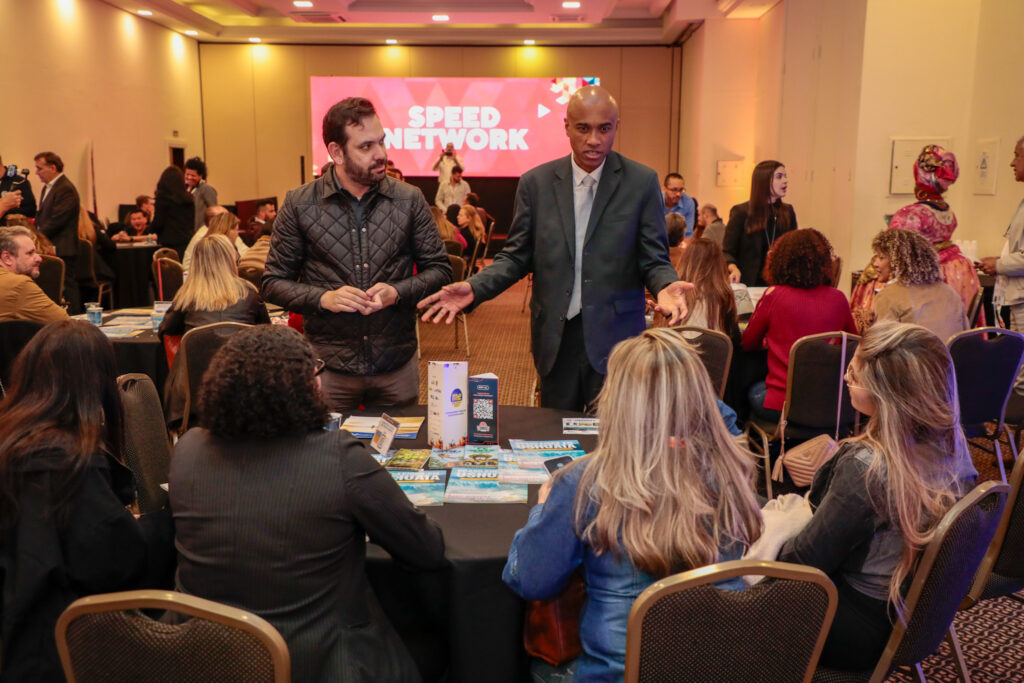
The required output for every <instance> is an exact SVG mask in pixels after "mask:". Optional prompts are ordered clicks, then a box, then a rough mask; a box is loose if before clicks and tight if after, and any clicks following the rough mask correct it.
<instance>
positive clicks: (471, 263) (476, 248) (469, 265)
mask: <svg viewBox="0 0 1024 683" xmlns="http://www.w3.org/2000/svg"><path fill="white" fill-rule="evenodd" d="M482 242H483V240H477V241H476V243H475V244H474V245H473V251H472V252H470V256H469V259H466V257H465V255H463V257H462V258H463V260H465V262H466V277H469V276H470V275H472V274H473V269H474V268H475V267H476V261H477V258H479V256H480V249H481V247H482V246H483V244H482ZM454 281H455V280H453V282H454Z"/></svg>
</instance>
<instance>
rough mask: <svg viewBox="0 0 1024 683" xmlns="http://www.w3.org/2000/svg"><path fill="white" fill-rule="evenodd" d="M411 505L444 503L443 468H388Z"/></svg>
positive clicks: (420, 505)
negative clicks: (412, 469)
mask: <svg viewBox="0 0 1024 683" xmlns="http://www.w3.org/2000/svg"><path fill="white" fill-rule="evenodd" d="M389 472H390V473H391V476H392V478H394V480H395V481H396V482H397V483H398V488H400V489H402V491H403V492H404V493H405V495H406V496H407V497H408V498H409V500H410V501H411V502H412V504H413V505H417V506H419V507H430V506H435V505H442V504H444V485H445V477H446V473H445V472H444V471H443V470H416V471H411V472H410V471H398V470H389Z"/></svg>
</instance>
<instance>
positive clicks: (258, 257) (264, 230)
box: [235, 220, 274, 271]
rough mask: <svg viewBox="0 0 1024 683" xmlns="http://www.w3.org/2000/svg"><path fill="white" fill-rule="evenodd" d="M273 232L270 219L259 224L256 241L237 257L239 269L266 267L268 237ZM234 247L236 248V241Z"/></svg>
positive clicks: (268, 245) (268, 247)
mask: <svg viewBox="0 0 1024 683" xmlns="http://www.w3.org/2000/svg"><path fill="white" fill-rule="evenodd" d="M273 234H274V221H272V220H270V221H267V222H266V223H262V224H260V232H259V235H257V237H256V241H255V242H254V243H253V245H252V246H251V247H249V248H248V249H246V250H245V253H244V254H242V257H241V258H240V259H238V269H239V270H241V269H242V268H259V269H260V270H261V271H262V270H263V269H264V268H265V267H266V265H267V255H268V254H270V237H271V235H273ZM235 248H236V249H237V248H238V244H237V243H236V244H235Z"/></svg>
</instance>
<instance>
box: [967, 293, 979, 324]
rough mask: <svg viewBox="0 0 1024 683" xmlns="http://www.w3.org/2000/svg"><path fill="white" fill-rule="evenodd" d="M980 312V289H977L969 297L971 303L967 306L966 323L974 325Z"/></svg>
mask: <svg viewBox="0 0 1024 683" xmlns="http://www.w3.org/2000/svg"><path fill="white" fill-rule="evenodd" d="M980 313H981V290H980V289H979V290H978V291H977V292H975V293H974V296H972V297H971V303H970V304H969V305H968V306H967V325H968V326H969V327H975V326H976V325H977V324H978V316H979V314H980Z"/></svg>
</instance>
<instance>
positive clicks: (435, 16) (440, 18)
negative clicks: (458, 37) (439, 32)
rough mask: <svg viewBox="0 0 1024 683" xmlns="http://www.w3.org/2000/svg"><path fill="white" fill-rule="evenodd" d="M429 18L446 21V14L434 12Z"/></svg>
mask: <svg viewBox="0 0 1024 683" xmlns="http://www.w3.org/2000/svg"><path fill="white" fill-rule="evenodd" d="M430 18H431V19H433V20H434V21H448V15H447V14H435V15H434V16H432V17H430Z"/></svg>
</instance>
